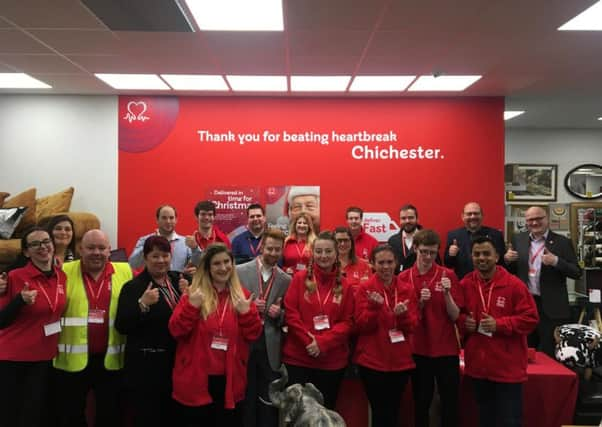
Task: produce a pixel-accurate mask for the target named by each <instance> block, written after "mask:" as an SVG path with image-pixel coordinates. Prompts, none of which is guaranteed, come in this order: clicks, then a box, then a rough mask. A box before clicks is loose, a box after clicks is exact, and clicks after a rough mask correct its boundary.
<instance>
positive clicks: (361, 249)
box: [346, 206, 378, 261]
mask: <svg viewBox="0 0 602 427" xmlns="http://www.w3.org/2000/svg"><path fill="white" fill-rule="evenodd" d="M346 217H347V226H348V227H349V230H351V235H352V236H353V243H354V245H355V254H356V255H357V256H358V257H360V258H361V259H363V260H366V261H367V260H368V258H369V257H370V254H371V253H372V249H374V248H375V247H377V246H378V240H376V239H375V238H374V237H372V236H371V235H369V234H368V233H366V232H365V231H364V227H362V219H363V218H364V211H363V210H362V209H361V208H358V207H357V206H351V207H349V208H347V213H346Z"/></svg>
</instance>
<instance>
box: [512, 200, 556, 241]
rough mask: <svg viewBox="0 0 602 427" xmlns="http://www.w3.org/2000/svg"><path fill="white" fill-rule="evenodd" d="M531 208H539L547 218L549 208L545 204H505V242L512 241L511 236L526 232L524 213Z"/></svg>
mask: <svg viewBox="0 0 602 427" xmlns="http://www.w3.org/2000/svg"><path fill="white" fill-rule="evenodd" d="M531 206H539V207H540V208H542V209H543V210H544V211H546V213H547V214H548V216H549V208H548V206H547V205H545V204H536V205H527V204H522V205H519V204H511V203H508V204H506V242H511V241H512V236H514V235H515V234H518V233H522V232H523V231H527V223H526V222H525V212H526V211H527V209H529V208H530V207H531Z"/></svg>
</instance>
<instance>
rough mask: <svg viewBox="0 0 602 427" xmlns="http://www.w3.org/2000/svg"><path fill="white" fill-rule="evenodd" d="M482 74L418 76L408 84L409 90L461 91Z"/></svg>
mask: <svg viewBox="0 0 602 427" xmlns="http://www.w3.org/2000/svg"><path fill="white" fill-rule="evenodd" d="M481 77H482V76H437V77H435V76H431V75H428V76H420V77H418V78H417V79H416V81H415V82H414V83H413V84H412V86H410V88H409V89H408V90H409V91H413V92H415V91H433V92H445V91H458V92H460V91H463V90H464V89H466V88H467V87H468V86H470V85H471V84H473V83H474V82H476V81H477V80H479V79H480V78H481Z"/></svg>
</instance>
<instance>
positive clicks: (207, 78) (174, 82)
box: [161, 74, 228, 90]
mask: <svg viewBox="0 0 602 427" xmlns="http://www.w3.org/2000/svg"><path fill="white" fill-rule="evenodd" d="M161 78H162V79H163V80H165V81H166V82H167V84H168V85H170V86H171V88H172V89H175V90H228V85H227V84H226V82H225V81H224V78H223V77H222V76H217V75H200V74H161Z"/></svg>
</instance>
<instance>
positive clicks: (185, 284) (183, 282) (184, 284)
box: [178, 273, 190, 295]
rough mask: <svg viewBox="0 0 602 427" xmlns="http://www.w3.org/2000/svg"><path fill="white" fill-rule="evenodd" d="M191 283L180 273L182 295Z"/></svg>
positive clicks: (179, 282) (179, 281) (179, 283)
mask: <svg viewBox="0 0 602 427" xmlns="http://www.w3.org/2000/svg"><path fill="white" fill-rule="evenodd" d="M189 285H190V283H188V280H186V279H185V278H184V275H183V274H182V273H180V279H179V280H178V288H179V289H180V293H181V294H182V295H184V294H185V293H187V292H188V286H189Z"/></svg>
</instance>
